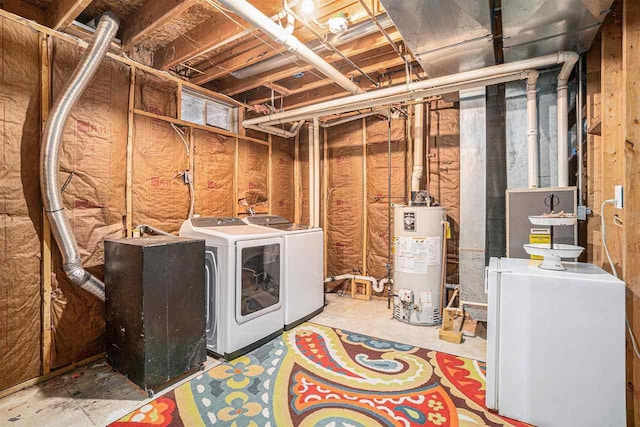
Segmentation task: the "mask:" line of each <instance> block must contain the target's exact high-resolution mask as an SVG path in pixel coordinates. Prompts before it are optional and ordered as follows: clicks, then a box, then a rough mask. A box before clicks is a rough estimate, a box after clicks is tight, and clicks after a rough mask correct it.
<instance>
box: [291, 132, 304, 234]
mask: <svg viewBox="0 0 640 427" xmlns="http://www.w3.org/2000/svg"><path fill="white" fill-rule="evenodd" d="M301 184H302V183H301V181H300V133H297V134H296V137H295V148H294V160H293V200H294V204H293V221H294V222H296V223H298V224H300V223H301V222H302V212H301V211H302V209H301V206H300V202H301V201H302V197H301V194H300V193H301V188H300V187H301Z"/></svg>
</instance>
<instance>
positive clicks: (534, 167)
mask: <svg viewBox="0 0 640 427" xmlns="http://www.w3.org/2000/svg"><path fill="white" fill-rule="evenodd" d="M539 75H540V73H539V72H538V71H537V70H532V71H531V72H530V73H529V77H527V153H528V166H529V188H535V187H537V186H538V102H537V99H536V84H537V82H538V76H539Z"/></svg>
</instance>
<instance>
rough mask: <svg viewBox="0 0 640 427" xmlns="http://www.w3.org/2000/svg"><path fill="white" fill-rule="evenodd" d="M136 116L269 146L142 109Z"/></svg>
mask: <svg viewBox="0 0 640 427" xmlns="http://www.w3.org/2000/svg"><path fill="white" fill-rule="evenodd" d="M133 112H134V114H137V115H139V116H145V117H150V118H152V119H156V120H162V121H163V122H168V123H173V124H175V125H178V126H184V127H188V128H194V129H201V130H206V131H207V132H213V133H217V134H218V135H224V136H229V137H233V138H239V139H242V140H244V141H249V142H255V143H257V144H261V145H269V142H268V141H263V140H262V139H257V138H252V137H249V136H245V135H240V134H237V133H234V132H229V131H226V130H222V129H219V128H216V127H213V126H207V125H199V124H196V123H191V122H187V121H184V120H179V119H174V118H173V117H167V116H162V115H160V114H154V113H150V112H148V111H144V110H140V109H137V108H136V109H134V110H133Z"/></svg>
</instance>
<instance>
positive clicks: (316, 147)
mask: <svg viewBox="0 0 640 427" xmlns="http://www.w3.org/2000/svg"><path fill="white" fill-rule="evenodd" d="M313 151H314V153H313V169H314V172H313V187H314V188H313V193H314V196H315V202H314V203H313V208H314V209H315V213H314V215H313V217H314V223H313V226H314V227H320V119H318V118H317V117H316V118H314V119H313Z"/></svg>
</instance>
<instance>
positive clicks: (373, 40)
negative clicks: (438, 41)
mask: <svg viewBox="0 0 640 427" xmlns="http://www.w3.org/2000/svg"><path fill="white" fill-rule="evenodd" d="M388 33H389V35H390V36H391V38H392V39H393V40H394V41H395V42H398V41H400V40H401V36H400V33H398V31H396V30H395V29H389V31H388ZM388 45H389V43H388V41H387V39H386V38H385V37H384V36H383V35H382V34H380V33H374V34H371V35H368V36H366V37H363V38H361V39H358V40H356V41H354V42H352V43H350V44H349V45H347V46H346V47H344V48H342V49H341V52H342V53H343V54H344V55H346V56H348V57H352V56H356V55H360V54H363V53H366V52H370V51H372V50H375V49H378V48H381V47H384V46H388ZM320 56H322V58H323V59H324V60H325V61H327V62H329V63H334V62H337V61H340V60H341V59H342V58H341V57H340V56H339V55H337V54H335V53H333V52H325V53H324V54H323V55H320ZM311 69H313V67H312V66H310V65H309V66H304V67H291V66H290V65H288V66H285V67H280V68H278V69H277V70H274V71H272V72H269V73H264V74H260V75H257V76H255V77H250V78H247V79H243V80H238V79H236V78H235V77H232V76H230V77H225V78H224V79H222V80H220V84H219V86H218V87H217V90H218V91H219V92H222V93H224V94H227V95H237V94H239V93H242V92H246V91H248V90H251V89H255V88H257V87H260V86H264V85H265V84H267V83H273V82H277V81H278V80H282V79H285V78H287V77H291V76H292V75H293V74H296V73H300V72H306V71H309V70H311Z"/></svg>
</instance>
